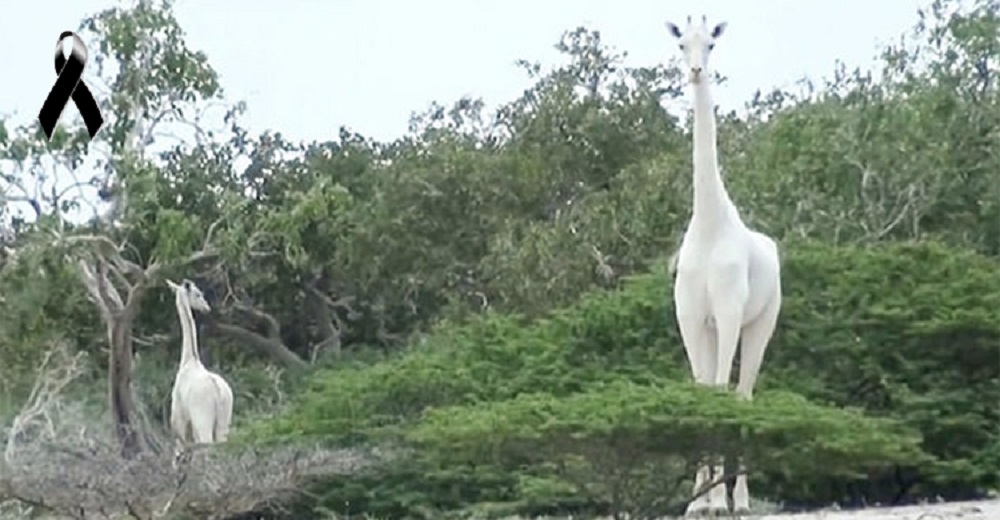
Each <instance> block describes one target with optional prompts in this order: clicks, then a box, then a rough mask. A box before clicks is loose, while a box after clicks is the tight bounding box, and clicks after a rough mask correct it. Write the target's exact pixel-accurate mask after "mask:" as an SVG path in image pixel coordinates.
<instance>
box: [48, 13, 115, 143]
mask: <svg viewBox="0 0 1000 520" xmlns="http://www.w3.org/2000/svg"><path fill="white" fill-rule="evenodd" d="M66 38H73V52H71V53H70V55H69V59H66V58H65V57H64V56H63V51H62V41H63V40H65V39H66ZM86 65H87V47H86V46H85V45H84V44H83V40H81V39H80V37H79V36H77V35H76V34H75V33H73V32H72V31H63V33H62V34H60V35H59V41H58V42H56V74H58V75H59V77H58V78H57V79H56V83H55V85H52V90H51V91H49V95H48V97H46V98H45V103H43V104H42V110H41V111H40V112H38V121H39V122H40V123H41V124H42V130H45V136H46V137H48V138H49V140H50V141H51V140H52V132H53V131H55V128H56V123H58V122H59V116H60V115H62V111H63V109H64V108H66V104H67V103H69V100H70V99H72V100H73V104H75V105H76V108H77V109H78V110H79V111H80V115H81V116H83V122H84V123H85V124H86V125H87V132H88V133H90V138H91V139H93V138H94V136H95V135H97V131H98V130H100V129H101V125H103V124H104V118H103V117H101V109H100V108H99V107H98V106H97V101H96V100H95V99H94V95H93V94H91V93H90V89H88V88H87V84H86V83H84V82H83V81H80V78H82V77H83V69H84V67H85V66H86Z"/></svg>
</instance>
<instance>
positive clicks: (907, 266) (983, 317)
mask: <svg viewBox="0 0 1000 520" xmlns="http://www.w3.org/2000/svg"><path fill="white" fill-rule="evenodd" d="M783 249H784V250H785V253H784V255H785V261H784V265H785V267H784V285H785V288H784V294H785V303H784V308H783V311H782V316H781V318H780V322H779V329H778V331H777V333H776V337H775V339H774V340H773V342H772V344H771V347H770V349H769V352H768V355H767V358H766V360H765V364H764V368H763V373H762V375H761V380H760V383H759V385H758V388H759V399H758V400H756V401H755V402H754V403H752V404H750V405H747V406H744V405H743V404H736V402H735V400H731V401H732V402H730V401H726V400H716V401H712V400H705V399H706V398H698V399H695V400H690V401H685V399H687V398H688V397H691V396H693V395H694V394H688V393H685V392H684V391H681V390H678V388H679V387H677V386H676V385H677V384H678V382H680V381H686V380H687V379H688V378H689V375H688V368H687V365H686V361H685V358H684V354H683V349H682V348H681V346H680V340H679V337H678V334H677V331H676V325H675V323H674V319H673V317H672V316H673V311H672V307H671V305H672V302H671V298H670V297H669V294H670V290H669V286H670V284H669V282H668V279H667V278H666V276H665V274H664V273H663V272H662V271H658V272H655V273H652V274H648V275H642V276H637V277H634V278H633V279H630V280H628V281H627V282H626V283H625V284H624V285H625V286H624V287H623V288H622V289H621V290H615V291H596V292H593V293H590V294H588V295H587V296H586V297H585V298H583V299H582V300H581V301H580V302H579V303H578V304H576V305H574V306H572V307H570V308H567V309H563V310H559V311H555V312H553V313H552V314H551V315H550V316H548V317H546V318H544V319H538V320H534V321H531V322H527V321H526V320H523V319H521V318H519V317H517V316H499V315H489V316H485V317H482V318H481V319H476V320H473V321H471V322H470V323H467V324H464V325H457V324H452V323H442V324H440V326H438V327H437V328H436V330H435V331H434V332H433V333H432V334H429V335H428V336H426V337H424V338H422V339H421V340H419V341H417V342H415V344H414V345H412V347H411V349H410V350H409V351H408V352H407V353H406V354H404V355H401V356H399V357H396V358H394V359H391V360H388V361H383V362H379V363H376V364H373V365H370V366H345V367H342V368H340V369H334V370H328V371H322V372H319V373H317V374H316V375H315V376H314V377H313V379H312V381H311V384H310V387H309V390H308V391H307V392H306V393H305V394H304V395H302V396H301V397H300V399H299V400H298V401H297V402H296V405H295V406H294V407H293V408H292V409H291V410H290V411H289V412H288V413H287V414H286V415H284V416H283V417H280V418H278V419H276V420H273V421H269V422H264V423H260V424H258V425H256V426H255V427H254V428H253V429H251V430H250V431H248V432H247V435H248V438H251V439H255V440H259V441H264V440H267V441H275V440H281V439H282V438H283V437H286V436H291V437H299V436H316V437H320V438H324V439H327V440H329V441H330V442H333V443H340V444H351V443H366V442H381V443H384V445H391V446H399V447H402V448H410V447H413V446H414V445H417V446H420V445H422V444H421V442H417V441H418V440H421V439H420V438H419V432H428V431H435V432H437V433H436V434H437V435H439V436H440V437H441V438H442V439H449V438H465V439H467V440H474V439H475V438H476V437H477V436H478V435H479V434H480V433H483V434H484V440H483V443H484V444H483V446H481V448H482V449H486V447H487V446H488V444H487V441H486V439H494V440H497V439H506V440H507V441H509V440H512V439H515V438H516V435H515V433H517V432H521V433H523V432H524V431H527V430H531V429H532V428H534V427H535V426H537V424H535V423H532V422H531V421H532V420H535V421H537V420H538V419H537V418H535V419H532V417H533V415H532V414H533V413H536V412H538V409H537V408H532V406H535V407H541V409H543V410H546V411H545V413H549V414H556V413H557V412H558V413H559V414H562V415H558V416H559V417H561V419H560V420H568V419H567V417H571V416H572V414H573V413H579V412H580V411H581V410H588V409H593V410H598V409H601V408H602V407H603V408H604V409H605V411H604V412H602V413H600V414H598V413H590V412H587V413H585V414H584V415H582V416H579V417H577V419H579V420H580V421H582V422H581V423H580V424H583V425H586V426H587V427H588V428H590V429H591V431H593V429H594V428H597V427H598V426H599V425H600V424H604V425H606V426H611V425H615V424H618V423H620V422H621V421H625V418H623V416H620V415H618V416H616V415H614V414H626V413H630V412H628V411H629V410H632V412H631V413H633V414H634V415H633V416H631V418H630V419H628V420H629V421H632V422H631V423H628V422H627V421H626V422H625V424H631V426H632V428H631V429H630V431H631V433H630V435H633V436H634V435H638V433H637V432H642V431H653V429H654V428H657V427H659V426H661V423H663V422H664V420H663V418H664V417H666V416H667V415H668V414H671V415H673V416H676V417H684V418H685V420H686V421H688V423H687V426H684V423H676V424H672V426H671V429H669V430H667V431H664V432H662V433H660V434H658V435H663V436H664V437H663V438H671V439H680V438H690V437H692V436H694V437H695V438H697V437H699V436H703V437H705V438H713V437H712V435H711V433H712V432H713V431H718V429H719V428H722V429H725V428H727V427H728V428H730V429H729V430H726V431H729V432H730V433H729V434H730V435H735V433H734V432H735V430H734V429H732V427H733V426H734V425H741V426H743V427H744V429H743V430H741V433H742V434H746V435H750V436H751V437H753V436H754V435H758V436H760V435H764V434H763V433H761V432H762V431H763V430H755V427H757V428H763V427H764V426H767V427H769V428H773V430H771V431H772V432H773V435H772V436H771V437H767V436H766V435H765V438H768V439H769V440H768V441H767V442H765V443H764V444H762V446H777V445H779V444H781V443H782V442H786V443H787V446H785V447H784V449H781V450H777V451H775V450H773V449H762V450H759V451H758V452H757V453H756V454H755V455H754V454H750V455H748V456H750V457H751V458H753V457H756V459H755V460H756V461H757V462H758V467H757V468H751V470H752V471H754V472H755V476H754V477H753V482H754V483H753V484H751V487H752V491H753V492H754V493H755V494H757V495H762V496H767V497H769V498H771V499H775V500H781V501H785V502H786V503H792V504H802V505H815V504H821V503H829V501H833V500H837V501H848V502H851V501H858V500H867V501H872V502H874V501H883V502H889V501H893V500H897V499H905V498H917V497H926V496H933V495H935V494H940V495H942V496H945V497H948V498H952V497H958V496H963V495H973V494H977V493H980V492H982V491H985V489H987V488H989V487H991V486H996V485H997V475H996V472H995V466H991V465H990V464H989V461H991V460H994V459H995V458H996V455H995V452H996V448H995V446H996V445H997V442H998V441H997V439H998V437H1000V436H998V432H997V430H996V428H995V424H997V421H998V420H1000V417H998V416H997V409H996V406H995V403H996V402H997V401H998V398H1000V387H998V369H1000V367H998V365H997V363H996V359H997V358H998V355H1000V322H998V321H997V320H996V319H995V315H996V309H998V308H1000V270H998V266H997V264H996V262H995V261H994V260H992V259H988V258H986V257H983V256H979V255H977V254H975V253H969V252H961V251H959V252H955V251H951V250H949V249H948V248H946V247H945V246H942V245H938V244H934V243H919V244H895V245H886V246H878V247H871V248H862V247H831V246H828V245H823V244H816V243H791V244H786V245H785V246H783ZM623 388H628V389H632V390H629V391H630V392H635V396H634V397H635V398H636V399H638V401H635V402H633V401H632V400H631V399H624V400H622V399H623V396H626V395H631V394H628V393H625V394H623V393H622V389H623ZM672 392H676V393H672ZM789 392H793V393H795V394H798V396H793V395H792V394H789ZM525 395H529V396H531V397H525ZM724 397H730V396H724ZM639 398H641V399H639ZM692 399H693V398H692ZM588 400H589V401H588ZM659 400H662V402H660V401H659ZM587 403H589V404H587ZM600 403H603V404H601V405H600V406H599V404H600ZM641 403H646V404H649V405H650V406H654V405H655V406H660V407H661V408H655V406H654V408H653V409H652V410H654V411H656V413H645V412H643V410H644V409H643V408H641V406H640V404H641ZM722 403H728V404H722ZM577 405H579V406H580V408H574V407H575V406H577ZM546 407H549V408H546ZM630 407H632V408H630ZM635 407H639V408H635ZM845 407H857V408H858V409H861V410H863V411H864V413H865V414H866V415H867V416H870V419H866V418H865V417H863V416H860V415H858V414H856V413H854V412H850V413H848V412H838V411H837V410H835V408H845ZM671 410H673V412H671ZM713 410H715V411H714V412H713ZM647 411H648V410H647ZM723 412H724V413H723ZM505 414H506V415H505ZM512 414H513V415H512ZM567 414H569V416H567ZM657 414H660V415H659V416H658V415H657ZM712 414H717V415H712ZM754 414H759V415H754ZM657 417H659V419H657ZM448 418H451V422H449V421H447V420H445V419H448ZM486 418H492V419H490V420H491V421H492V422H483V421H486ZM699 418H700V419H699ZM875 418H881V419H884V420H894V421H897V422H899V423H900V424H902V425H903V426H904V427H905V428H907V429H909V430H912V431H916V432H919V437H920V440H919V446H918V447H919V450H918V453H919V456H917V455H913V456H911V457H910V459H909V463H908V464H905V465H897V464H895V463H894V461H898V460H899V459H898V458H897V456H898V455H900V454H901V453H904V452H906V451H905V450H906V447H907V446H908V444H906V443H907V442H910V441H913V442H917V441H916V440H915V439H916V438H915V437H912V436H907V435H904V434H902V433H898V434H891V433H889V430H883V429H881V428H877V427H875V426H874V425H876V424H883V423H880V422H875V423H867V422H864V421H867V420H875ZM640 419H641V420H640ZM805 420H814V421H816V423H809V422H804V421H805ZM841 420H843V421H845V422H843V423H841V422H839V421H841ZM477 421H478V422H477ZM600 421H604V422H603V423H602V422H600ZM657 421H660V422H657ZM690 421H695V422H690ZM697 421H701V422H697ZM727 421H728V422H727ZM755 421H757V422H755ZM573 424H576V423H573ZM869 424H871V425H872V426H871V428H869V427H868V426H865V425H869ZM449 425H450V426H449ZM484 425H487V426H488V427H486V426H484ZM526 425H527V426H526ZM529 426H530V427H529ZM484 427H485V428H486V430H484V431H487V430H488V431H489V432H492V433H491V436H490V437H486V436H485V433H484V431H481V430H476V428H480V429H483V428H484ZM525 428H527V430H525ZM685 428H687V429H686V430H685ZM511 429H513V430H511ZM644 429H645V430H644ZM544 431H545V429H544V428H542V429H541V430H540V432H544ZM755 431H756V433H755ZM684 432H686V433H684ZM695 432H700V433H699V434H698V435H694V433H695ZM539 434H541V433H539ZM899 435H902V436H899ZM414 436H417V437H414ZM463 436H464V437H463ZM730 438H732V437H730ZM907 439H909V440H907ZM422 442H424V443H426V442H427V437H426V436H425V437H424V438H422ZM672 442H677V441H676V440H674V441H672ZM414 443H416V444H414ZM894 443H895V444H894ZM473 444H475V443H473ZM424 445H425V444H424ZM724 445H726V443H723V444H721V445H720V444H718V443H716V444H713V446H724ZM817 450H819V451H817ZM404 452H405V453H410V454H411V455H408V456H407V457H404V458H402V459H400V461H399V462H398V464H397V465H391V466H389V467H386V468H384V469H383V470H382V472H381V473H380V474H378V475H372V476H370V477H365V478H363V479H361V480H354V481H353V482H351V483H347V482H339V483H332V482H327V483H325V484H323V485H322V486H320V488H318V490H319V492H321V493H322V495H323V496H324V500H323V502H324V503H325V504H327V505H328V506H329V507H331V508H332V509H334V510H340V509H342V508H343V507H344V504H350V510H352V511H362V510H366V509H367V510H369V511H374V512H382V513H384V514H390V515H391V516H396V515H398V514H401V513H402V512H404V511H405V512H407V513H408V514H416V513H415V512H416V511H420V510H426V511H434V510H453V509H459V508H462V507H465V506H468V505H470V504H476V503H478V504H480V505H484V504H493V505H496V504H515V505H518V506H519V507H520V506H523V507H525V508H530V509H532V510H534V511H536V512H544V511H545V509H546V508H550V509H564V510H565V509H574V508H594V507H604V506H606V505H607V504H606V503H604V504H603V506H602V503H601V502H600V501H598V500H587V499H585V497H581V495H580V494H579V493H578V492H576V491H575V489H576V488H574V487H573V486H572V485H571V483H567V481H565V479H562V478H561V477H560V475H558V472H555V470H553V468H552V467H551V464H552V463H553V461H554V460H555V459H552V458H548V459H545V460H537V459H534V460H532V459H527V460H518V459H516V458H515V459H513V460H514V461H515V462H518V463H519V464H517V465H513V466H511V465H509V463H510V462H511V460H512V459H502V462H503V464H500V463H499V462H497V460H496V459H494V460H492V462H490V461H484V460H483V459H476V458H469V456H468V453H466V455H464V457H465V459H462V456H463V455H462V453H463V452H462V451H461V450H458V449H457V448H456V449H455V450H451V451H449V450H445V451H444V452H441V451H435V450H430V449H423V450H411V451H405V450H404ZM449 453H450V454H451V455H450V458H449V457H444V455H446V454H449ZM817 453H821V454H824V455H822V456H818V455H817ZM653 454H654V453H652V452H651V453H650V456H652V455H653ZM838 454H839V456H840V457H842V459H843V460H844V461H846V462H843V464H844V465H845V466H843V467H842V469H844V471H839V470H838V471H834V469H835V468H836V464H832V463H831V462H829V460H830V459H832V458H835V456H837V455H838ZM456 457H458V459H456ZM921 457H928V460H926V461H924V460H923V458H921ZM460 460H464V462H460ZM918 462H919V463H918ZM890 463H892V464H890ZM782 464H784V466H783V465H782ZM811 464H812V465H813V466H810V465H811ZM815 464H821V465H819V466H816V465H815ZM861 469H864V473H862V474H857V473H853V472H851V471H847V470H861ZM334 504H336V505H334ZM355 506H357V507H355ZM428 514H429V513H428Z"/></svg>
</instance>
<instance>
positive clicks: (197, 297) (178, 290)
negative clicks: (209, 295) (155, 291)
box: [167, 278, 212, 312]
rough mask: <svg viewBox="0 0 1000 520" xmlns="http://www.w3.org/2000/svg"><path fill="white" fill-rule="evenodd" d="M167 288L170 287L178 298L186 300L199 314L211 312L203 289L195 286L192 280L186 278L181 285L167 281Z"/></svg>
mask: <svg viewBox="0 0 1000 520" xmlns="http://www.w3.org/2000/svg"><path fill="white" fill-rule="evenodd" d="M167 286H168V287H170V288H171V289H172V290H173V291H174V294H176V295H177V296H178V297H181V298H184V300H185V301H186V302H187V304H188V305H189V306H191V309H192V310H196V311H199V312H211V311H212V307H211V306H210V305H209V304H208V302H207V301H206V300H205V295H204V294H202V292H201V289H199V288H198V286H197V285H195V284H194V282H192V281H191V280H188V279H187V278H185V279H184V280H183V281H182V282H181V283H179V284H178V283H174V282H172V281H170V280H167Z"/></svg>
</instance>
